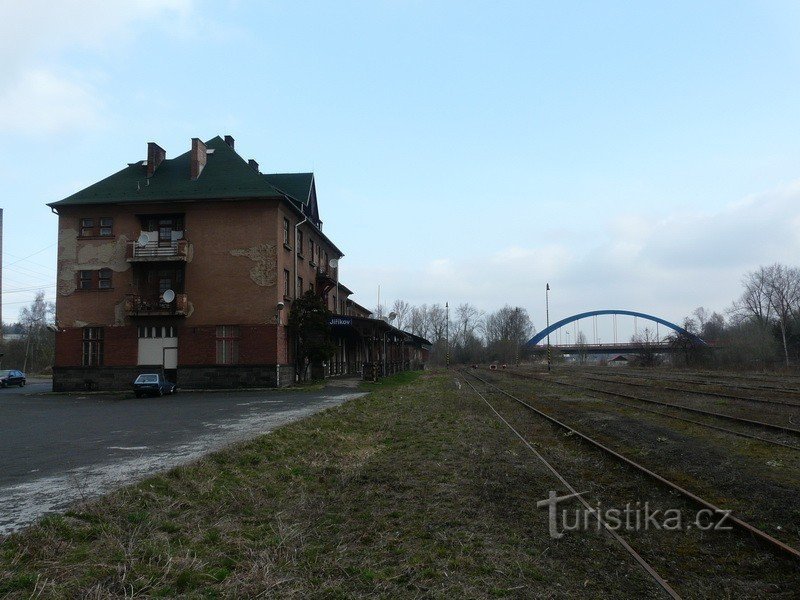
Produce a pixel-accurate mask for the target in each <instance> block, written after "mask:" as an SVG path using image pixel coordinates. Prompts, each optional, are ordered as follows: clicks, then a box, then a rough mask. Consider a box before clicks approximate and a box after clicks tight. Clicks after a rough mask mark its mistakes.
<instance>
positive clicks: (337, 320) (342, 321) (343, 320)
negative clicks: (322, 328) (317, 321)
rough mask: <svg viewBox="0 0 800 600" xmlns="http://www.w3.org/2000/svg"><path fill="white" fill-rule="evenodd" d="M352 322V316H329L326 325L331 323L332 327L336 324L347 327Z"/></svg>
mask: <svg viewBox="0 0 800 600" xmlns="http://www.w3.org/2000/svg"><path fill="white" fill-rule="evenodd" d="M352 324H353V318H352V317H331V318H330V320H329V321H328V325H331V326H333V327H336V326H338V327H347V326H349V325H352Z"/></svg>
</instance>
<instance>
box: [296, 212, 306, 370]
mask: <svg viewBox="0 0 800 600" xmlns="http://www.w3.org/2000/svg"><path fill="white" fill-rule="evenodd" d="M306 221H308V217H305V218H304V219H303V220H302V221H300V222H299V223H297V225H295V226H294V282H293V284H292V285H293V287H294V294H292V297H293V298H294V299H295V300H297V250H298V248H297V231H298V230H299V229H300V225H302V224H303V223H305V222H306ZM294 363H295V365H299V364H300V361H298V360H297V340H295V345H294ZM303 369H305V365H303ZM303 375H305V371H303ZM295 380H296V381H299V380H300V373H295Z"/></svg>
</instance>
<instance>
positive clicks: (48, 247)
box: [6, 242, 58, 267]
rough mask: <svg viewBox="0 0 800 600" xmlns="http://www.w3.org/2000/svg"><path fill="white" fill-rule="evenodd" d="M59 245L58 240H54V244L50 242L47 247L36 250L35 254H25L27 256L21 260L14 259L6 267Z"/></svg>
mask: <svg viewBox="0 0 800 600" xmlns="http://www.w3.org/2000/svg"><path fill="white" fill-rule="evenodd" d="M57 245H58V242H53V243H52V244H50V245H49V246H46V247H44V248H42V249H41V250H37V251H36V252H34V253H33V254H28V256H25V257H23V258H20V259H19V260H15V261H14V262H12V263H8V264H7V265H6V267H10V266H11V265H15V264H17V263H18V262H22V261H23V260H28V259H29V258H30V257H31V256H36V255H37V254H41V253H42V252H44V251H45V250H49V249H50V248H52V247H53V246H57Z"/></svg>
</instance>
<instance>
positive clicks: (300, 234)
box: [297, 231, 303, 256]
mask: <svg viewBox="0 0 800 600" xmlns="http://www.w3.org/2000/svg"><path fill="white" fill-rule="evenodd" d="M297 254H299V255H300V256H303V232H302V231H298V232H297Z"/></svg>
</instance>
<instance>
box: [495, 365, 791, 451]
mask: <svg viewBox="0 0 800 600" xmlns="http://www.w3.org/2000/svg"><path fill="white" fill-rule="evenodd" d="M508 373H509V374H510V375H513V376H515V377H521V378H524V379H535V380H537V381H542V382H545V383H552V384H556V385H562V386H566V387H571V388H574V389H579V390H584V391H589V392H595V393H598V394H606V395H609V396H616V397H618V398H625V399H627V400H635V401H637V402H643V403H646V404H653V405H657V406H665V407H667V408H671V409H675V410H681V411H684V412H689V413H694V414H699V415H704V416H707V417H714V418H717V419H724V420H726V421H731V422H734V423H738V424H740V425H745V426H748V427H756V428H759V429H766V430H771V431H777V432H780V433H783V434H788V435H792V436H797V437H800V429H795V428H794V427H787V426H786V425H779V424H777V423H767V422H764V421H756V420H754V419H744V418H742V417H735V416H733V415H726V414H724V413H718V412H714V411H710V410H703V409H700V408H691V407H689V406H682V405H680V404H673V403H671V402H663V401H661V400H653V399H650V398H642V397H641V396H634V395H632V394H627V393H624V392H615V391H612V390H607V389H603V388H598V387H593V386H590V385H581V384H578V383H571V382H567V381H561V380H558V379H551V378H547V377H541V376H538V375H532V374H525V373H516V372H513V371H510V372H508ZM744 437H751V438H753V439H760V440H762V441H767V442H770V443H775V442H773V441H770V440H767V439H766V438H761V437H759V436H754V435H745V436H744ZM778 445H780V446H789V447H793V446H794V445H793V444H786V443H778Z"/></svg>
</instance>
